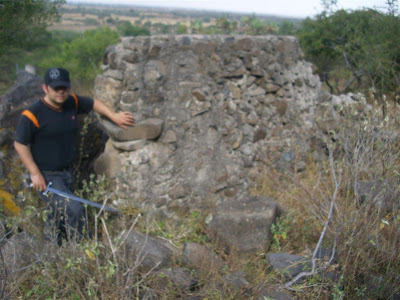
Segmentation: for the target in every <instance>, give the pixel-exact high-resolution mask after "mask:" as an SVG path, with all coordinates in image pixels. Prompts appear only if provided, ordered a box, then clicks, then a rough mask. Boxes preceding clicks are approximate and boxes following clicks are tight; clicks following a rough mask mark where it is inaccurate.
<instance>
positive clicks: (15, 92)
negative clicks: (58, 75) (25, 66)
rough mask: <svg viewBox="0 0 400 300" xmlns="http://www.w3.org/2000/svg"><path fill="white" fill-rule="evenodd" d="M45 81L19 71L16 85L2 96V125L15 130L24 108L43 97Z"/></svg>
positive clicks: (0, 109)
mask: <svg viewBox="0 0 400 300" xmlns="http://www.w3.org/2000/svg"><path fill="white" fill-rule="evenodd" d="M42 84H43V79H42V78H41V77H40V76H38V75H34V74H31V73H29V72H26V71H19V72H18V75H17V80H16V81H15V84H14V85H13V86H12V87H11V88H10V89H9V90H8V91H7V93H6V94H5V95H3V96H1V98H0V100H1V104H0V125H1V127H3V128H13V127H15V126H16V125H17V121H18V118H19V115H20V113H21V111H22V110H23V108H24V107H25V106H27V105H29V104H31V103H32V102H34V101H35V100H37V99H39V97H41V96H43V95H44V93H43V90H42Z"/></svg>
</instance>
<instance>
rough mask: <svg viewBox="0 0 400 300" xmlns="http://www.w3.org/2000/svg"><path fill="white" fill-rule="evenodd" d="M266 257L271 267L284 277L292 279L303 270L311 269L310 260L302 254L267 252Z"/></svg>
mask: <svg viewBox="0 0 400 300" xmlns="http://www.w3.org/2000/svg"><path fill="white" fill-rule="evenodd" d="M267 259H268V262H269V263H270V264H271V266H272V267H273V269H274V270H277V271H279V272H280V273H281V274H282V275H284V276H285V278H286V279H292V278H294V277H295V276H296V275H297V274H299V273H301V272H303V271H304V272H308V271H310V270H311V262H310V261H309V260H308V259H306V258H305V257H304V256H300V255H294V254H289V253H268V254H267Z"/></svg>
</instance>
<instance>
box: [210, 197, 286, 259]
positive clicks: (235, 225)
mask: <svg viewBox="0 0 400 300" xmlns="http://www.w3.org/2000/svg"><path fill="white" fill-rule="evenodd" d="M279 213H280V209H279V205H278V204H277V203H276V202H275V201H274V200H272V199H270V198H267V197H239V198H233V199H226V200H225V201H224V202H222V203H221V204H219V205H218V206H217V208H216V211H215V213H214V216H213V219H212V221H211V222H210V224H209V225H208V229H209V230H210V232H211V233H213V234H214V235H215V237H216V239H217V240H219V241H221V242H222V243H223V244H224V245H225V246H226V247H227V248H228V249H236V250H237V251H239V252H241V253H254V252H257V251H265V250H266V249H268V247H269V243H270V241H271V232H270V228H271V224H273V223H274V222H275V219H276V217H277V216H279Z"/></svg>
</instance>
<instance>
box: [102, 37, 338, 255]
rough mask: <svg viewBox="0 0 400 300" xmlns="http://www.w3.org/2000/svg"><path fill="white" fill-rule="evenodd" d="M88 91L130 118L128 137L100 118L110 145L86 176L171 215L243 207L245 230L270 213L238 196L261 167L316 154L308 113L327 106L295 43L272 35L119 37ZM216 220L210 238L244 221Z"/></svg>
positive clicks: (270, 208)
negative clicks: (93, 174) (103, 178)
mask: <svg viewBox="0 0 400 300" xmlns="http://www.w3.org/2000/svg"><path fill="white" fill-rule="evenodd" d="M95 91H96V97H97V98H98V99H100V100H102V101H104V102H106V103H107V104H108V105H110V106H111V107H112V108H113V109H115V110H128V111H131V112H133V113H134V114H135V116H136V119H137V126H136V127H133V128H130V129H128V130H127V131H124V130H122V129H120V128H117V127H116V126H115V125H113V124H112V123H110V122H107V121H105V120H104V121H103V125H104V126H105V128H106V130H107V132H108V133H109V135H110V140H109V141H108V143H107V145H106V148H105V152H104V153H103V154H102V155H101V156H100V157H99V158H98V159H97V161H96V163H95V169H96V171H97V172H98V173H104V174H106V175H108V176H109V177H110V178H111V179H112V181H113V186H114V187H115V194H114V201H115V202H117V203H118V204H119V205H128V206H132V205H133V206H136V207H138V208H141V209H145V210H146V211H148V212H149V211H150V212H153V213H156V214H158V215H159V216H168V217H170V218H171V217H172V218H175V217H176V218H179V216H182V215H185V214H186V213H188V212H190V211H191V210H193V209H204V208H210V207H213V208H215V212H216V213H218V211H220V210H221V209H222V208H223V207H230V206H232V207H236V206H237V207H239V206H240V205H246V203H247V202H249V205H248V209H250V208H251V209H252V210H253V211H252V212H257V218H258V220H257V222H253V221H254V220H253V221H249V223H248V224H247V225H248V226H249V232H251V228H252V226H253V225H254V224H259V223H260V224H262V223H263V222H264V223H265V224H266V225H268V226H269V225H270V224H271V223H272V222H273V221H274V218H275V217H276V215H277V213H278V212H279V209H278V208H277V207H276V205H273V204H271V199H264V200H260V199H257V201H254V198H251V197H248V189H249V186H250V184H251V182H252V181H253V180H254V179H255V178H256V177H258V176H260V174H261V173H262V171H263V170H265V168H266V166H272V167H275V168H279V169H281V170H285V169H288V168H293V167H294V164H296V168H297V169H304V168H305V163H304V157H305V156H306V155H307V154H308V153H309V152H310V150H312V149H313V147H314V148H315V147H316V146H315V145H318V138H317V137H316V132H317V127H318V126H317V123H316V121H315V120H316V118H315V112H316V104H317V103H318V101H320V102H321V101H327V100H331V99H332V95H327V94H324V93H322V92H321V83H320V80H319V78H318V76H317V75H315V74H314V73H313V66H312V65H311V64H310V63H308V62H306V61H304V59H303V54H302V52H301V50H300V47H299V43H298V41H297V39H295V38H294V37H279V36H257V37H248V36H203V35H191V36H152V37H129V38H123V39H122V41H121V43H119V44H118V45H115V46H111V47H109V48H108V49H107V50H106V52H105V55H104V72H103V74H101V75H99V76H98V77H97V79H96V86H95ZM337 101H339V102H340V99H339V100H337ZM322 124H324V123H323V122H322ZM230 203H232V205H231V204H230ZM234 203H238V204H237V205H236V204H234ZM238 205H239V206H238ZM218 207H220V208H221V209H218ZM248 209H247V210H248ZM244 211H246V210H243V209H239V210H237V212H238V213H240V212H242V213H244ZM252 212H249V211H247V213H248V214H249V215H252ZM225 217H226V218H229V215H226V216H225ZM221 218H222V217H221V216H220V218H214V221H211V222H210V224H211V226H210V227H215V230H213V231H214V232H215V233H216V234H217V235H218V233H219V232H220V233H221V234H222V235H224V234H223V232H225V229H224V228H222V225H221V224H222V223H225V224H232V223H231V222H236V223H238V224H236V225H237V226H236V225H235V226H236V227H235V226H234V227H232V228H238V229H239V228H241V227H242V224H243V222H246V220H248V219H249V218H246V217H241V216H240V217H238V216H235V217H232V218H233V219H232V220H225V221H224V222H222V221H221V220H222V219H221ZM260 218H261V219H262V220H261V219H260ZM263 218H264V219H263ZM220 223H221V224H220ZM239 223H240V224H239ZM212 224H214V225H215V224H219V225H218V226H212ZM254 226H256V225H254ZM254 226H253V227H254ZM257 226H258V225H257ZM268 226H265V227H266V228H267V227H268ZM261 227H262V226H261ZM268 228H269V227H268ZM268 228H267V229H268ZM261 235H262V236H264V238H265V240H264V241H263V240H262V239H261V240H260V238H259V236H260V234H259V235H258V237H257V240H260V243H261V244H262V243H263V242H265V243H267V242H268V241H267V239H268V233H267V232H264V233H263V234H261ZM232 236H235V233H233V234H232ZM221 240H226V235H225V238H221ZM228 240H229V238H228ZM243 242H244V241H238V242H237V243H236V242H233V241H231V244H233V245H235V246H239V245H240V244H241V243H243ZM249 247H253V246H249ZM254 247H256V245H254ZM254 249H255V248H252V249H242V250H243V251H251V250H254Z"/></svg>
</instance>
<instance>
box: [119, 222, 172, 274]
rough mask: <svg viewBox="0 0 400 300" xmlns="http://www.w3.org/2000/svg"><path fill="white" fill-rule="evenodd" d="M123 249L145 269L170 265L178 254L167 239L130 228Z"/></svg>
mask: <svg viewBox="0 0 400 300" xmlns="http://www.w3.org/2000/svg"><path fill="white" fill-rule="evenodd" d="M125 250H126V253H127V255H128V256H131V259H132V260H137V261H138V262H139V265H140V266H141V267H145V268H147V269H152V268H154V267H156V268H163V267H170V266H171V264H172V261H173V260H174V259H176V258H177V257H178V255H179V251H178V249H176V248H175V247H173V246H172V245H171V244H170V243H168V241H166V240H163V239H160V238H155V237H151V236H149V235H145V234H143V233H140V232H138V231H136V230H132V231H131V232H130V234H129V235H128V236H127V238H126V241H125Z"/></svg>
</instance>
